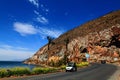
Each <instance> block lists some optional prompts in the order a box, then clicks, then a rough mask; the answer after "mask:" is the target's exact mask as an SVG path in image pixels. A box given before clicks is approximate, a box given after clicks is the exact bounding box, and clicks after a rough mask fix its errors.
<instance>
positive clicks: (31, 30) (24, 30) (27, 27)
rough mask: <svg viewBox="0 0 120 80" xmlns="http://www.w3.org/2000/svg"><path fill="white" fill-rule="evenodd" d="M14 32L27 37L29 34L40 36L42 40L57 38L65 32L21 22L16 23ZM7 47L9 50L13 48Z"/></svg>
mask: <svg viewBox="0 0 120 80" xmlns="http://www.w3.org/2000/svg"><path fill="white" fill-rule="evenodd" d="M14 30H15V31H17V32H18V33H20V34H21V35H22V36H25V35H28V34H29V35H34V34H39V35H40V36H41V37H42V38H45V37H46V36H51V37H55V38H57V37H58V36H60V35H61V34H62V33H63V32H64V31H63V30H59V29H52V28H45V27H38V28H35V26H33V25H31V24H26V23H20V22H15V23H14ZM5 47H8V48H9V47H11V46H8V45H6V46H5Z"/></svg>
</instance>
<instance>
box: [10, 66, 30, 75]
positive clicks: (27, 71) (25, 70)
mask: <svg viewBox="0 0 120 80" xmlns="http://www.w3.org/2000/svg"><path fill="white" fill-rule="evenodd" d="M10 71H11V75H15V76H22V75H28V74H30V73H31V72H30V69H29V68H24V67H15V68H12V69H10Z"/></svg>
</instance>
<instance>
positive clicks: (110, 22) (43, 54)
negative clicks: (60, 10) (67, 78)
mask: <svg viewBox="0 0 120 80" xmlns="http://www.w3.org/2000/svg"><path fill="white" fill-rule="evenodd" d="M84 53H88V54H89V55H90V57H89V61H92V62H95V61H98V62H99V61H100V60H101V59H106V60H107V62H109V63H111V62H114V61H117V60H119V58H120V10H118V11H114V12H111V13H108V14H106V15H104V16H102V17H100V18H97V19H95V20H92V21H89V22H87V23H85V24H83V25H80V26H78V27H76V28H74V29H73V30H70V31H68V32H66V33H64V34H62V35H61V36H59V37H58V38H57V39H55V40H53V41H52V42H51V43H50V44H49V49H48V44H47V45H45V46H43V47H42V48H40V49H39V50H38V51H37V52H36V53H35V54H34V55H33V56H32V57H31V58H29V59H27V60H26V61H25V62H24V63H28V64H45V65H51V64H52V65H53V63H57V64H58V63H60V61H62V62H64V61H74V62H80V61H83V60H84V59H85V54H84ZM62 62H61V63H62Z"/></svg>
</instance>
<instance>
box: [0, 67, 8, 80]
mask: <svg viewBox="0 0 120 80" xmlns="http://www.w3.org/2000/svg"><path fill="white" fill-rule="evenodd" d="M7 76H8V72H7V70H6V69H0V78H3V77H7Z"/></svg>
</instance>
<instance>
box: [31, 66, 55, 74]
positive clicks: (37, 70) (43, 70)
mask: <svg viewBox="0 0 120 80" xmlns="http://www.w3.org/2000/svg"><path fill="white" fill-rule="evenodd" d="M56 70H57V69H55V68H40V67H36V68H33V70H32V74H46V73H49V72H55V71H56Z"/></svg>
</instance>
